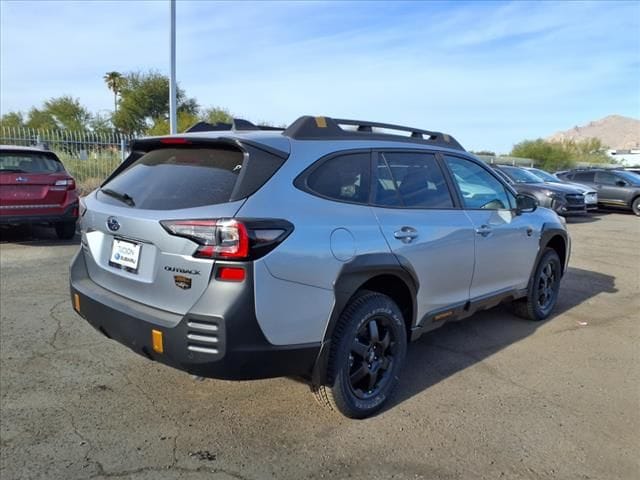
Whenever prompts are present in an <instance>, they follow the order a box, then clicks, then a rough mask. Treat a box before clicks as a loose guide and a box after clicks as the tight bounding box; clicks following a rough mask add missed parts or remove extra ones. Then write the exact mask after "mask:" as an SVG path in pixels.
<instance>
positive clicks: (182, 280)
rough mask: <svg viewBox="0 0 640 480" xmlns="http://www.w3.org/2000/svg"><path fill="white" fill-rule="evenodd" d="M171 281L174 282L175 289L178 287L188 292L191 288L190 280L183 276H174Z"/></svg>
mask: <svg viewBox="0 0 640 480" xmlns="http://www.w3.org/2000/svg"><path fill="white" fill-rule="evenodd" d="M173 280H174V281H175V282H176V287H180V288H181V289H183V290H189V289H190V288H191V279H190V278H189V277H185V276H183V275H174V276H173Z"/></svg>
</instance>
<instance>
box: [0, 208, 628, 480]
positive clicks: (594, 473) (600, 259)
mask: <svg viewBox="0 0 640 480" xmlns="http://www.w3.org/2000/svg"><path fill="white" fill-rule="evenodd" d="M569 228H570V231H571V235H572V237H573V255H572V259H571V264H570V265H571V266H570V270H569V272H568V274H567V275H566V277H565V279H564V281H563V285H562V289H561V293H560V302H559V305H558V308H557V311H556V315H555V316H554V317H553V318H552V319H550V320H548V321H546V322H543V323H540V324H535V323H530V322H526V321H524V320H520V319H518V318H516V317H514V316H513V315H511V314H510V313H509V311H508V310H507V309H506V308H503V307H498V308H495V309H493V310H491V311H488V312H484V313H482V314H479V315H476V316H475V317H473V318H471V319H468V320H465V321H463V322H459V323H452V324H449V325H447V326H445V327H443V328H441V329H440V330H437V331H435V332H432V333H430V334H427V335H425V336H423V337H422V338H421V339H420V340H419V341H418V342H416V343H414V344H412V345H411V346H410V350H409V355H408V359H407V367H406V369H405V372H404V374H403V376H402V378H401V383H400V388H399V392H398V394H397V396H396V397H395V399H394V401H393V402H392V403H391V405H390V406H389V407H388V408H387V409H386V410H385V411H383V412H382V413H380V414H379V415H377V416H375V417H374V418H371V419H368V420H364V421H352V420H346V419H344V418H341V417H339V416H336V415H333V414H331V413H328V412H325V411H324V410H322V409H321V408H320V407H319V406H317V405H316V404H315V402H314V400H313V398H312V396H311V395H310V393H309V392H308V389H307V387H306V386H305V385H304V384H302V383H297V382H294V381H292V380H289V379H276V380H265V381H255V382H226V381H217V380H206V381H202V382H200V381H196V380H194V379H193V378H191V377H190V376H188V375H186V374H184V373H182V372H179V371H176V370H172V369H171V368H169V367H165V366H163V365H159V364H155V363H152V362H149V361H148V360H146V359H144V358H142V357H140V356H137V355H135V354H134V353H132V352H130V351H129V350H127V349H126V348H125V347H123V346H121V345H119V344H117V343H115V342H112V341H110V340H107V339H106V338H104V337H102V336H101V335H99V334H98V333H97V332H96V331H95V330H93V329H92V328H91V327H90V326H89V325H88V324H86V323H85V322H84V320H82V319H81V318H80V317H78V316H77V315H75V314H74V312H73V310H72V308H71V304H70V301H69V298H68V287H67V281H68V280H67V275H68V273H67V271H68V270H67V267H68V264H69V261H70V259H71V256H72V255H73V254H74V252H75V251H76V250H77V248H78V246H77V243H74V242H68V243H64V242H58V241H56V240H55V238H54V237H53V235H52V234H51V232H49V231H47V230H46V229H38V228H35V229H33V230H32V229H26V230H24V229H22V230H17V231H16V230H9V231H7V230H3V231H1V232H0V235H1V238H2V243H1V244H0V271H1V276H0V299H1V304H0V305H1V319H0V362H1V363H0V367H1V368H0V394H1V403H0V410H1V412H0V413H1V416H0V440H1V443H0V452H1V453H0V477H1V478H2V479H3V480H9V479H29V478H39V479H81V478H100V479H104V478H110V477H114V478H132V479H159V478H163V479H164V478H166V479H178V478H180V479H189V480H191V479H201V478H207V479H258V478H260V479H261V478H291V479H302V478H340V479H342V478H367V479H378V478H379V479H389V478H407V479H409V478H411V479H415V478H424V479H433V478H442V479H457V478H460V479H467V478H470V479H479V478H487V479H495V478H501V477H502V478H508V479H520V478H561V479H589V478H592V479H617V478H620V479H637V478H640V408H639V407H640V347H639V345H640V343H639V336H640V327H639V321H640V313H639V312H640V295H639V293H640V250H639V249H638V238H640V235H639V234H640V220H639V219H637V218H635V217H633V216H632V215H627V214H623V213H605V214H597V215H595V216H593V217H590V218H584V219H581V220H574V221H572V222H570V225H569Z"/></svg>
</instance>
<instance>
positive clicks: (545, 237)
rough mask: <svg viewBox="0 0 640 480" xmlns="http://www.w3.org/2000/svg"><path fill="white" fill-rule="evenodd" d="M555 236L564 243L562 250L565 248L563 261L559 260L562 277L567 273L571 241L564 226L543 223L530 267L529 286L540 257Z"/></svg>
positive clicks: (554, 223)
mask: <svg viewBox="0 0 640 480" xmlns="http://www.w3.org/2000/svg"><path fill="white" fill-rule="evenodd" d="M557 236H559V237H561V238H562V240H563V241H564V248H565V256H564V257H565V258H564V261H563V259H560V260H561V261H563V264H562V275H563V276H564V274H565V273H566V272H567V267H568V265H569V256H570V254H571V241H570V239H569V234H568V233H567V229H566V228H564V226H563V225H561V224H560V223H556V222H545V223H544V224H543V225H542V229H541V230H540V241H539V243H538V245H539V248H538V254H537V255H536V260H535V262H533V266H532V267H531V274H530V275H529V286H530V285H531V281H532V280H533V274H534V273H535V271H536V268H537V267H538V263H539V262H540V258H541V257H542V254H543V252H544V250H545V248H547V245H549V242H551V240H552V239H553V238H555V237H557Z"/></svg>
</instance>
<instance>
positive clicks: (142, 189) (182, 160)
mask: <svg viewBox="0 0 640 480" xmlns="http://www.w3.org/2000/svg"><path fill="white" fill-rule="evenodd" d="M242 169H243V153H242V152H240V151H239V150H236V149H232V148H228V149H227V148H163V149H159V150H152V151H151V152H148V153H146V154H144V155H143V156H142V157H140V158H139V159H137V160H136V161H135V162H133V164H131V166H129V167H128V168H127V169H126V170H124V171H123V172H122V173H120V174H119V175H118V176H117V177H115V178H114V179H113V180H111V181H110V182H108V183H107V184H105V185H104V187H103V188H108V189H111V190H114V191H116V192H118V193H121V194H127V195H129V196H130V197H131V198H133V201H134V202H135V207H136V208H143V209H150V210H172V209H180V208H191V207H199V206H203V205H213V204H217V203H225V202H228V201H229V200H230V198H231V195H232V192H233V190H234V187H235V186H236V182H237V180H238V177H239V176H240V173H241V171H242ZM267 178H268V177H267ZM110 198H111V197H108V196H107V195H101V199H104V200H105V201H115V200H113V199H111V200H109V199H110Z"/></svg>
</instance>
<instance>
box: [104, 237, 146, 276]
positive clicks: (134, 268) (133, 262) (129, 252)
mask: <svg viewBox="0 0 640 480" xmlns="http://www.w3.org/2000/svg"><path fill="white" fill-rule="evenodd" d="M141 250H142V244H140V243H138V242H132V241H131V240H125V239H123V238H117V237H114V239H113V242H112V243H111V254H110V255H109V265H110V266H112V267H114V268H118V269H120V270H124V271H126V272H129V273H138V269H139V268H140V252H141Z"/></svg>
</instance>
